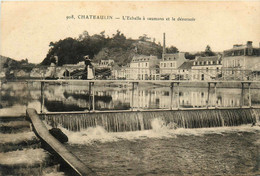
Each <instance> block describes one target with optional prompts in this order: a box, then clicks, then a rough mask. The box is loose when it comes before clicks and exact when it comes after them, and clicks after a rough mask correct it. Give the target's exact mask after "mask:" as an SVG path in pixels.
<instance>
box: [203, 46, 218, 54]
mask: <svg viewBox="0 0 260 176" xmlns="http://www.w3.org/2000/svg"><path fill="white" fill-rule="evenodd" d="M204 54H205V56H215V55H216V54H215V53H214V52H213V51H212V50H211V47H210V46H209V45H207V46H206V49H205V52H204Z"/></svg>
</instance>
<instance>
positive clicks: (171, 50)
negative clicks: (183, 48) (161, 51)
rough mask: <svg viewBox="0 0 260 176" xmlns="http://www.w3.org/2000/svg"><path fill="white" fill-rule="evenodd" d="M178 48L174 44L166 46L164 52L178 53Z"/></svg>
mask: <svg viewBox="0 0 260 176" xmlns="http://www.w3.org/2000/svg"><path fill="white" fill-rule="evenodd" d="M178 52H179V50H178V48H176V47H175V46H171V47H170V48H166V53H178Z"/></svg>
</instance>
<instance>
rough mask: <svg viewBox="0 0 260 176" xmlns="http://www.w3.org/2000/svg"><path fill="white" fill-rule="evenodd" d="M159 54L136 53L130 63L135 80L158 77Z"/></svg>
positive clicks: (131, 76) (132, 76)
mask: <svg viewBox="0 0 260 176" xmlns="http://www.w3.org/2000/svg"><path fill="white" fill-rule="evenodd" d="M158 64H159V60H158V58H157V56H152V55H151V56H145V55H135V56H134V57H133V59H132V61H131V63H130V72H131V73H130V77H129V79H134V80H137V79H138V80H149V79H156V78H157V77H158V76H159V72H158V71H156V69H157V70H158Z"/></svg>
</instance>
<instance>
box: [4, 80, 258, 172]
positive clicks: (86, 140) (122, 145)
mask: <svg viewBox="0 0 260 176" xmlns="http://www.w3.org/2000/svg"><path fill="white" fill-rule="evenodd" d="M88 93H89V92H88V86H86V85H46V86H45V88H44V96H43V98H41V91H40V85H39V84H38V83H29V84H27V83H23V82H21V83H7V84H3V85H2V87H1V109H0V113H1V115H2V114H13V113H25V110H26V108H27V107H30V108H35V109H36V110H37V111H38V112H40V111H41V110H42V111H43V112H60V111H88V109H89V108H91V109H92V108H93V106H92V105H90V102H92V101H93V100H92V99H91V101H89V94H88ZM92 93H93V94H94V95H95V98H94V99H95V110H109V109H110V110H113V109H125V110H127V109H131V108H132V109H134V110H136V109H139V110H142V109H144V110H145V109H170V108H178V107H180V108H194V107H195V108H197V107H206V106H208V107H211V106H212V107H213V106H216V105H217V106H218V107H228V108H229V107H238V106H240V105H241V103H242V104H243V105H244V106H248V105H249V101H250V96H249V91H248V90H245V91H244V93H243V96H242V97H241V89H236V88H233V89H227V88H218V89H217V91H215V90H214V89H211V90H210V91H209V96H208V89H207V88H191V87H180V88H179V90H178V89H176V88H175V89H174V90H173V92H171V90H170V88H169V86H158V85H143V86H139V88H138V91H137V89H135V91H134V95H132V89H131V86H124V85H120V86H114V85H110V86H108V85H106V86H104V85H95V87H94V91H93V92H92ZM91 98H92V96H91ZM42 100H43V102H42ZM251 102H252V105H253V106H259V105H260V90H259V89H252V90H251ZM258 116H259V114H258ZM74 117H75V116H74ZM257 119H259V117H258V118H257ZM74 121H78V120H77V118H76V119H75V120H74ZM149 123H151V124H150V126H151V128H149V129H142V128H140V129H141V130H138V131H131V130H130V131H124V132H120V131H119V132H112V131H111V132H110V131H107V130H106V129H105V128H104V127H103V126H99V125H98V124H96V125H94V126H92V127H88V128H80V129H78V130H72V129H70V128H69V127H68V126H64V125H63V124H62V123H58V124H56V125H58V127H59V128H61V129H62V131H63V132H64V133H65V134H66V135H67V136H68V137H69V143H67V144H66V147H67V148H68V149H69V150H70V151H71V152H72V153H74V154H75V155H76V156H77V157H79V158H80V159H81V160H82V161H83V162H84V163H86V164H87V165H88V166H89V167H91V168H92V169H93V170H94V171H96V172H97V173H98V175H259V174H260V171H259V168H260V151H259V147H260V140H259V139H260V133H259V132H260V127H259V126H258V125H257V126H253V127H252V126H251V124H244V125H240V126H229V127H227V126H222V127H211V128H183V127H180V126H179V127H178V126H177V127H175V126H172V125H168V124H167V123H166V122H165V121H164V118H156V117H155V118H153V119H151V121H149ZM232 123H233V122H232ZM46 125H47V126H48V128H50V127H51V126H49V125H48V122H46Z"/></svg>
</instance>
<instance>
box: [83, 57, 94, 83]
mask: <svg viewBox="0 0 260 176" xmlns="http://www.w3.org/2000/svg"><path fill="white" fill-rule="evenodd" d="M84 59H85V69H84V73H83V75H82V79H94V74H93V65H92V64H91V60H90V59H89V56H88V55H87V56H84Z"/></svg>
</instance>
